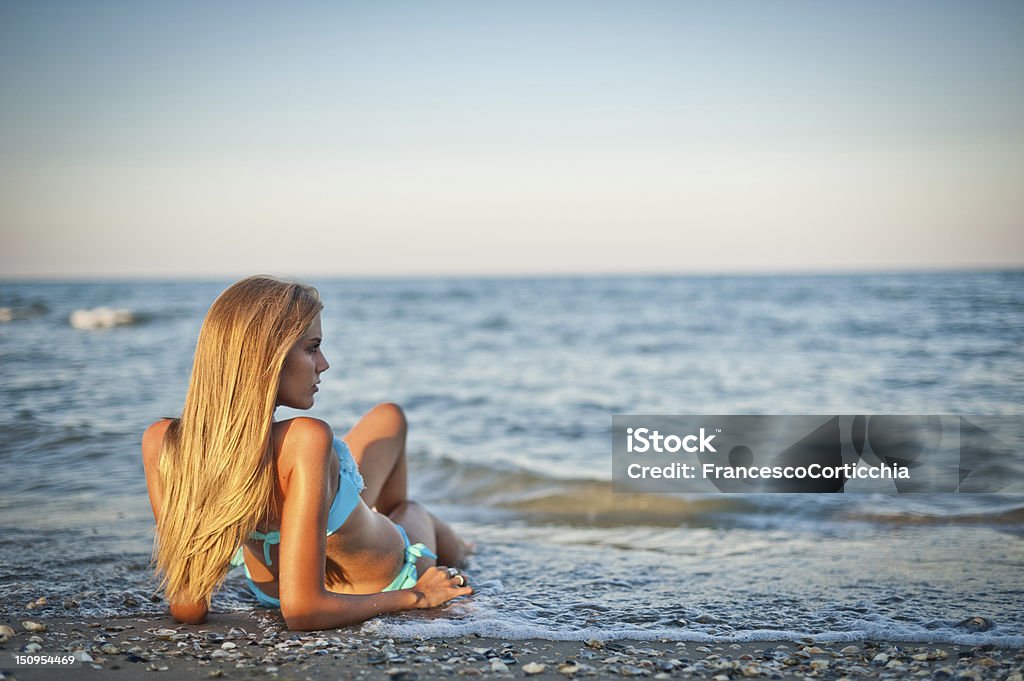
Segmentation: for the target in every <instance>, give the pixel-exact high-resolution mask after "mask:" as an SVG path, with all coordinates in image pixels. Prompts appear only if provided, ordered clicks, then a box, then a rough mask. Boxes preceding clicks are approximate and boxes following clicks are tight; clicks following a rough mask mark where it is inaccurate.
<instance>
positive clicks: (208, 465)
mask: <svg viewBox="0 0 1024 681" xmlns="http://www.w3.org/2000/svg"><path fill="white" fill-rule="evenodd" d="M322 308H323V305H322V304H321V303H320V298H319V295H318V293H317V291H316V289H314V288H312V287H310V286H304V285H302V284H298V283H294V282H287V281H282V280H279V279H275V278H272V277H265V276H257V277H250V278H248V279H244V280H242V281H240V282H238V283H236V284H234V285H233V286H231V287H230V288H228V289H227V290H226V291H224V293H222V294H221V295H220V297H218V298H217V300H216V301H215V302H214V303H213V305H212V306H211V307H210V310H209V312H208V313H207V315H206V319H205V320H204V321H203V326H202V330H201V331H200V332H199V341H198V343H197V346H196V352H195V359H194V363H193V367H192V378H191V381H190V383H189V389H188V395H187V396H186V398H185V406H184V409H183V410H182V414H181V418H178V419H162V420H160V421H157V422H156V423H154V424H153V425H151V426H150V427H149V428H148V429H147V430H146V433H145V435H144V436H143V439H142V458H143V464H144V466H145V470H146V484H147V486H148V488H149V500H150V504H151V505H152V507H153V516H154V517H155V519H156V545H155V548H154V559H155V563H156V569H157V571H158V572H159V574H160V575H161V578H162V580H161V586H162V587H163V588H164V589H165V593H166V598H167V601H168V602H169V603H170V609H171V615H172V616H173V617H174V618H175V619H176V620H177V621H179V622H188V623H193V624H197V623H200V622H203V621H204V620H205V618H206V613H207V610H208V609H209V606H210V599H211V596H212V594H213V590H214V589H215V588H216V587H217V586H218V585H219V584H220V583H221V581H222V580H223V579H224V577H225V575H226V574H227V572H228V569H229V565H230V564H244V566H245V571H246V576H247V578H248V582H249V586H250V588H251V589H252V591H253V594H254V595H255V596H256V597H257V599H258V600H259V601H260V602H261V603H262V604H264V605H266V606H269V607H280V608H281V613H282V614H283V615H284V618H285V621H286V623H287V625H288V627H289V628H291V629H304V630H315V629H329V628H336V627H342V626H346V625H349V624H354V623H357V622H362V621H364V620H367V619H369V618H371V617H373V616H375V615H379V614H382V613H390V612H397V611H400V610H407V609H411V608H430V607H434V606H438V605H441V604H442V603H445V602H447V601H449V600H451V599H453V598H456V597H458V596H464V595H467V594H470V593H472V589H471V588H470V587H469V586H467V585H466V579H465V577H464V576H463V575H462V574H460V573H459V571H458V570H456V569H455V568H446V567H441V566H439V565H435V560H436V561H437V562H439V563H440V564H441V565H458V564H460V563H461V562H462V561H463V559H464V558H465V555H466V552H467V545H466V544H465V543H464V542H463V541H462V540H461V539H459V538H458V537H457V536H456V535H455V533H454V532H453V531H452V530H451V528H449V527H448V526H447V525H445V524H444V523H443V522H441V521H440V520H438V519H437V518H436V517H434V516H433V515H431V514H430V513H429V512H427V510H426V509H425V508H423V507H422V506H420V505H419V504H417V503H416V502H414V501H411V500H410V499H408V497H407V494H406V461H405V434H406V421H405V417H404V415H403V414H402V411H401V409H399V408H398V407H397V406H395V405H393V404H381V405H378V406H377V407H375V408H373V409H372V410H371V411H370V412H369V413H368V414H366V415H365V416H364V417H363V418H362V419H361V420H360V421H359V422H358V423H357V424H356V425H355V427H353V428H352V430H350V431H349V432H348V433H347V434H346V435H344V437H340V438H339V437H335V435H334V433H333V431H332V430H331V427H330V426H329V425H328V424H326V423H324V422H323V421H320V420H317V419H313V418H308V417H300V418H294V419H289V420H287V421H276V422H275V421H274V409H275V408H276V407H277V406H279V405H285V406H288V407H292V408H295V409H309V408H310V407H312V406H313V398H314V394H315V393H316V392H317V390H318V389H317V384H318V383H320V375H321V374H322V373H323V372H324V371H326V370H327V369H328V367H329V365H328V363H327V359H326V358H325V357H324V354H323V352H322V351H321V349H320V343H321V340H322V338H323V332H322V329H321V323H320V311H321V309H322ZM240 547H241V548H240ZM233 557H234V558H233Z"/></svg>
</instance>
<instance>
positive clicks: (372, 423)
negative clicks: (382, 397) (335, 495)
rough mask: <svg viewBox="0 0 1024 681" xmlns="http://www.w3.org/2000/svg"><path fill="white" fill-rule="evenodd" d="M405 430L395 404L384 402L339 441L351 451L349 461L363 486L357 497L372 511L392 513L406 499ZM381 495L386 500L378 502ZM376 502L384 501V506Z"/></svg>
mask: <svg viewBox="0 0 1024 681" xmlns="http://www.w3.org/2000/svg"><path fill="white" fill-rule="evenodd" d="M407 430H408V426H407V423H406V420H405V414H404V413H403V412H402V409H401V408H400V407H399V406H398V405H396V404H391V403H384V404H378V405H377V406H376V407H374V408H373V409H371V410H370V411H368V412H367V413H366V414H365V415H364V416H363V417H362V418H361V419H359V421H358V422H357V423H356V424H355V425H354V426H352V429H351V430H350V431H348V433H346V434H345V436H344V437H342V438H341V439H342V440H344V441H345V444H347V445H348V447H349V449H350V450H352V458H353V459H355V462H356V465H357V466H358V467H359V472H360V473H361V474H362V476H363V482H365V483H366V489H365V490H363V492H362V493H361V495H360V496H362V498H363V501H365V502H366V504H367V506H370V507H371V508H373V507H379V508H380V510H382V511H391V510H392V508H394V507H395V506H397V505H398V504H399V503H401V502H402V501H404V500H405V498H406V494H407V481H406V465H405V437H406V432H407ZM382 492H383V493H384V494H383V496H384V497H386V498H385V499H379V497H381V496H382ZM378 501H383V502H384V504H383V506H381V504H379V503H378Z"/></svg>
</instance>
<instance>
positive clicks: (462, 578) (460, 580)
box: [455, 575, 466, 586]
mask: <svg viewBox="0 0 1024 681" xmlns="http://www.w3.org/2000/svg"><path fill="white" fill-rule="evenodd" d="M455 576H456V577H458V578H459V586H466V578H465V577H463V576H462V575H455Z"/></svg>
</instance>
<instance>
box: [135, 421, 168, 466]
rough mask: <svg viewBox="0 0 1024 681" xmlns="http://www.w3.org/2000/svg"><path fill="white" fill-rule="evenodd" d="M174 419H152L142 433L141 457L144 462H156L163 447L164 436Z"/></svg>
mask: <svg viewBox="0 0 1024 681" xmlns="http://www.w3.org/2000/svg"><path fill="white" fill-rule="evenodd" d="M172 423H174V419H169V418H163V419H158V420H156V421H154V422H153V423H152V424H150V426H149V427H148V428H146V432H144V433H143V434H142V458H143V459H144V460H145V461H146V463H147V464H148V463H156V462H157V460H158V459H159V457H160V450H161V449H162V448H163V444H164V436H165V435H166V434H167V429H168V428H170V426H171V424H172Z"/></svg>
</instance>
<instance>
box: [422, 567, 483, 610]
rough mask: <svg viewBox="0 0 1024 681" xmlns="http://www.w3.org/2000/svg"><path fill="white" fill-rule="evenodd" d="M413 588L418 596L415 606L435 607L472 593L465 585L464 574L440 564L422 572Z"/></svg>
mask: <svg viewBox="0 0 1024 681" xmlns="http://www.w3.org/2000/svg"><path fill="white" fill-rule="evenodd" d="M413 590H414V591H415V592H416V593H417V594H418V595H419V596H420V598H419V599H417V601H416V607H417V608H435V607H437V606H439V605H441V604H442V603H447V602H448V601H450V600H452V599H453V598H458V597H459V596H468V595H469V594H471V593H473V589H472V588H471V587H469V586H467V585H466V577H465V575H463V574H462V573H461V572H459V571H458V570H456V569H455V568H450V567H444V566H442V565H438V566H435V567H432V568H430V569H428V570H427V571H426V572H424V573H423V576H421V577H420V578H419V580H417V582H416V586H414V587H413Z"/></svg>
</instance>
